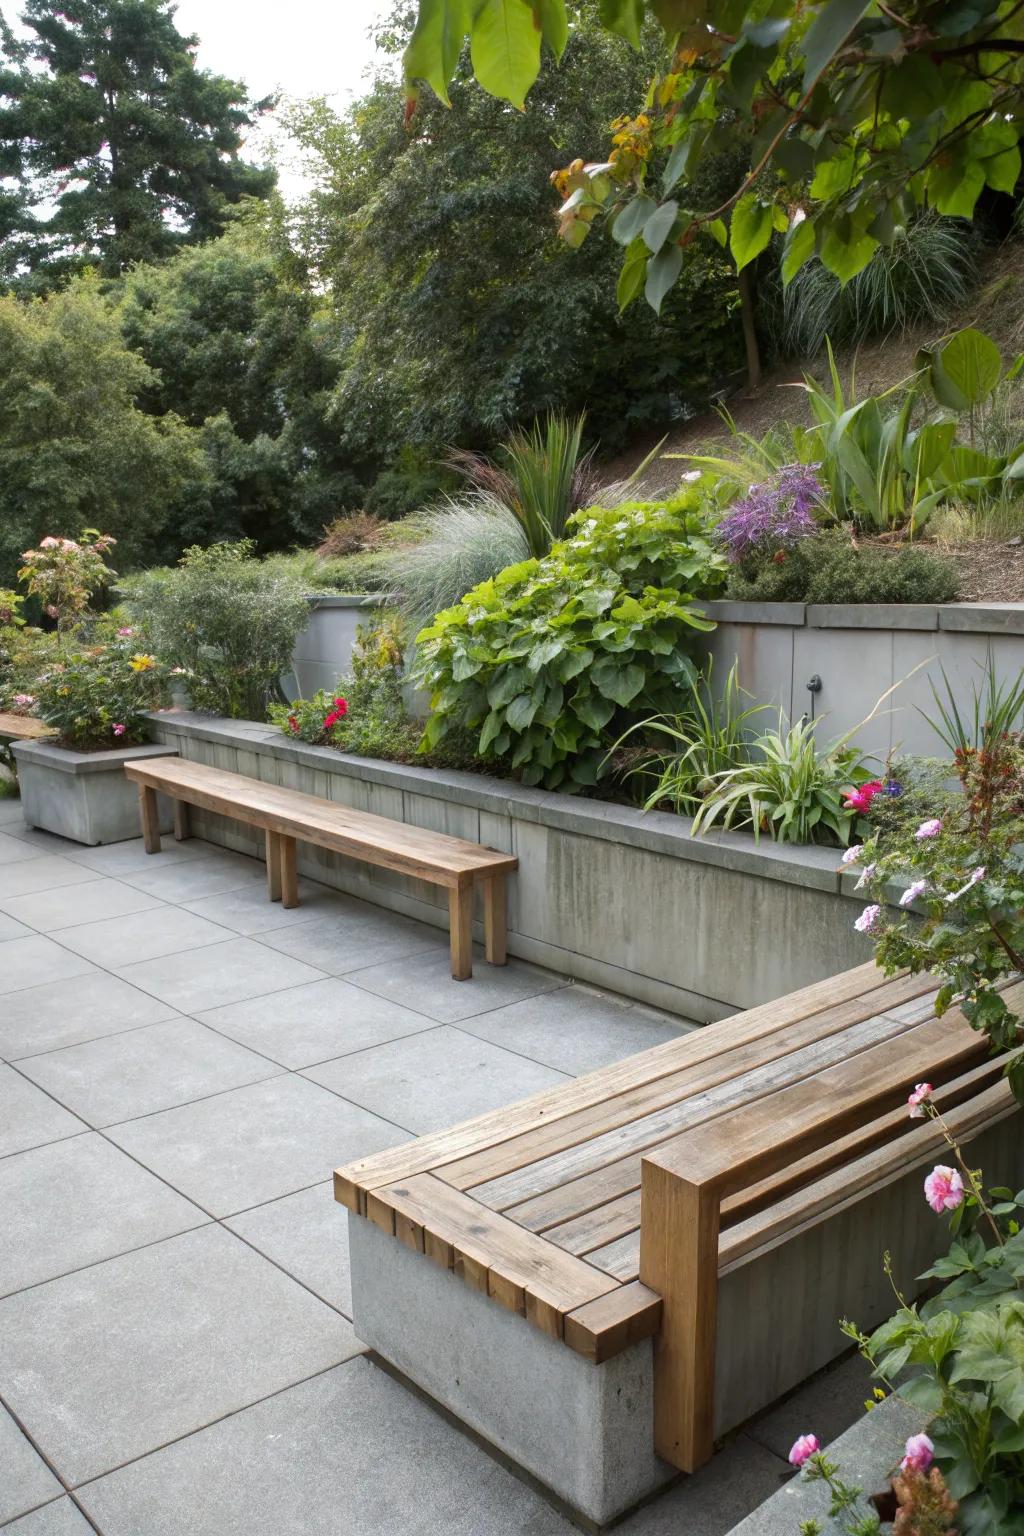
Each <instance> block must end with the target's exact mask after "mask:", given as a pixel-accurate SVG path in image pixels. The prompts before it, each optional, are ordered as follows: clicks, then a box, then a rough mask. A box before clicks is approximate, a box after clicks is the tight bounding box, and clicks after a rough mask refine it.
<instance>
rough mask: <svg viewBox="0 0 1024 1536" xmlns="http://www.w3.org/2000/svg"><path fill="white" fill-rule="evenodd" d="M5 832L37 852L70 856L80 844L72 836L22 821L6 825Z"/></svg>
mask: <svg viewBox="0 0 1024 1536" xmlns="http://www.w3.org/2000/svg"><path fill="white" fill-rule="evenodd" d="M5 830H6V832H7V834H8V836H10V837H16V838H17V839H18V841H19V842H21V843H25V844H27V846H28V847H29V848H34V849H35V850H36V852H37V853H52V854H56V855H57V856H58V857H63V856H65V855H68V856H70V855H71V854H73V853H74V851H75V849H76V848H80V847H81V846H82V844H81V843H76V842H75V840H74V839H73V838H70V837H61V836H60V835H59V834H58V833H56V832H46V831H44V829H43V828H42V827H30V826H28V825H27V823H26V822H24V821H22V824H21V826H20V827H16V828H15V827H7V828H6V829H5Z"/></svg>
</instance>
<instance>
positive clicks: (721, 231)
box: [701, 219, 729, 250]
mask: <svg viewBox="0 0 1024 1536" xmlns="http://www.w3.org/2000/svg"><path fill="white" fill-rule="evenodd" d="M701 227H702V228H703V229H704V230H705V231H706V233H707V234H709V235H710V236H711V238H712V240H714V242H715V244H716V245H720V246H721V247H722V249H723V250H724V249H725V247H726V246H727V245H728V244H729V231H728V230H727V229H726V227H725V223H724V221H723V220H722V219H712V220H711V223H710V224H704V225H702V226H701Z"/></svg>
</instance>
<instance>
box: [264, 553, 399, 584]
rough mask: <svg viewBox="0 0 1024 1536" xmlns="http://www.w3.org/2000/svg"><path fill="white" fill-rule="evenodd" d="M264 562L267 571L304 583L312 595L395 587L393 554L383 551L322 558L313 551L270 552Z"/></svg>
mask: <svg viewBox="0 0 1024 1536" xmlns="http://www.w3.org/2000/svg"><path fill="white" fill-rule="evenodd" d="M263 564H264V567H265V569H266V570H268V571H272V572H274V573H275V574H276V575H279V576H283V577H286V578H288V579H290V580H293V581H298V582H301V584H302V587H303V590H304V591H305V592H307V593H310V594H315V593H319V592H352V593H356V594H369V593H371V592H389V591H391V589H392V587H393V586H394V577H393V575H392V571H391V557H390V556H389V555H388V554H386V553H385V552H384V551H383V550H377V549H373V550H365V551H363V552H362V553H360V554H355V555H338V556H328V557H326V558H321V557H320V556H319V555H318V554H317V553H316V552H315V551H314V550H304V551H302V552H300V553H299V554H294V555H268V556H267V558H266V560H264V562H263Z"/></svg>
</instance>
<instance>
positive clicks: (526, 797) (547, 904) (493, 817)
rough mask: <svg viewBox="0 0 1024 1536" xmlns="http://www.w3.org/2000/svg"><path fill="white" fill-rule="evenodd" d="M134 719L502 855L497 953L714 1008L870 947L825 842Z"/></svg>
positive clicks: (188, 752) (429, 911)
mask: <svg viewBox="0 0 1024 1536" xmlns="http://www.w3.org/2000/svg"><path fill="white" fill-rule="evenodd" d="M151 720H152V726H153V734H154V736H155V737H156V739H157V740H158V741H160V742H161V743H163V744H164V746H165V748H169V749H171V750H176V751H177V752H178V753H179V754H180V755H181V756H182V757H183V758H189V759H191V760H193V761H195V762H202V763H208V764H211V765H212V766H214V767H217V768H224V769H228V770H229V771H232V772H235V773H244V774H247V775H248V776H249V777H251V778H254V779H263V780H264V781H265V782H267V783H270V784H284V785H287V786H288V787H290V788H293V789H300V790H304V791H305V792H306V793H308V794H314V795H318V796H320V797H321V798H323V799H327V800H334V801H337V802H338V803H339V804H343V805H352V806H355V807H357V808H358V809H360V810H366V811H373V812H376V813H377V814H379V815H382V816H389V817H391V818H392V819H394V820H396V821H402V822H406V823H408V824H409V825H412V826H419V827H427V828H429V829H430V830H432V831H438V832H448V833H451V834H452V835H454V836H456V837H464V838H467V839H469V840H470V841H471V842H476V843H482V844H484V845H485V846H486V847H490V848H497V849H500V850H502V851H504V852H507V853H512V854H515V855H517V856H518V858H519V861H520V868H519V873H518V874H517V875H516V876H515V877H514V878H513V879H512V880H511V882H510V889H509V921H508V927H509V953H510V954H512V955H517V956H520V957H521V958H523V959H526V960H532V961H535V962H536V963H538V964H541V965H550V966H551V967H552V968H554V969H556V970H559V971H562V972H563V973H565V974H567V975H572V976H576V977H579V978H580V979H581V980H586V981H590V982H593V983H595V984H596V985H598V986H605V987H608V988H610V989H611V990H613V991H616V992H620V993H623V994H624V995H626V996H628V997H634V998H637V999H639V1000H640V1001H642V1002H647V1003H651V1004H654V1005H655V1006H658V1007H665V1008H670V1009H673V1010H674V1011H676V1012H678V1013H681V1014H683V1015H685V1016H687V1017H689V1018H693V1019H699V1020H703V1021H707V1020H711V1019H717V1018H722V1017H724V1016H725V1015H727V1014H730V1013H734V1012H735V1011H736V1010H737V1009H739V1008H749V1007H753V1006H754V1005H755V1004H756V1003H760V1002H765V1001H767V1000H768V999H769V998H773V997H779V996H781V995H782V994H783V993H785V992H790V991H793V990H794V989H795V988H796V987H800V986H804V985H806V984H807V983H809V982H812V981H819V980H821V979H823V978H824V977H826V976H833V975H835V974H836V972H838V971H842V970H846V969H848V968H849V967H850V966H852V965H856V964H858V963H859V962H861V961H863V960H868V959H870V957H871V953H872V946H871V942H870V940H869V939H867V938H864V937H863V936H862V935H860V934H858V933H856V932H855V931H854V928H853V922H854V919H855V918H856V916H857V915H858V913H859V912H860V911H861V909H862V906H863V900H862V897H861V895H860V894H859V893H856V894H855V893H854V890H853V886H854V884H855V881H856V876H855V875H854V876H851V875H850V874H848V873H846V872H845V871H844V872H841V871H840V868H839V854H838V851H837V850H835V849H828V848H791V847H786V846H780V845H777V844H773V843H769V842H767V841H762V842H761V844H760V845H757V844H755V843H754V842H753V840H752V839H751V838H750V837H749V836H746V835H744V834H741V833H720V834H716V835H711V836H708V837H703V838H694V837H691V836H690V834H689V832H688V830H687V825H688V824H687V822H686V821H685V820H684V819H682V818H679V817H675V816H672V815H668V814H665V813H662V812H650V813H647V814H645V813H643V812H641V811H639V810H636V809H633V808H632V807H629V806H621V805H610V804H605V803H601V802H597V801H587V800H578V799H574V798H572V797H570V796H568V795H559V794H551V793H546V792H544V791H542V790H536V789H527V788H525V787H524V786H522V785H520V784H516V783H514V782H511V781H509V780H505V779H492V778H487V777H485V776H483V775H480V774H471V773H451V772H442V771H438V770H433V769H425V768H417V767H412V766H406V765H403V764H398V763H385V762H380V761H377V760H371V759H367V758H357V757H350V756H346V755H343V754H341V753H338V752H336V751H332V750H330V749H329V748H325V747H311V746H306V745H305V744H303V743H300V742H294V741H290V740H288V739H287V738H286V737H285V736H284V735H283V734H282V733H281V732H280V731H279V730H275V729H274V728H273V727H271V726H268V725H263V724H259V723H258V722H255V721H243V720H223V719H218V718H213V717H211V716H208V715H199V714H188V713H184V712H179V711H170V712H165V713H160V714H155V715H153V716H152V717H151ZM193 826H194V830H195V832H196V835H197V836H200V837H205V838H207V839H208V840H209V841H211V842H214V843H219V844H222V845H223V846H225V847H229V848H237V849H239V850H241V851H242V852H246V853H255V852H256V851H257V844H256V839H255V834H254V833H252V832H251V831H249V830H247V829H246V828H244V827H239V826H238V825H237V824H235V823H232V822H230V821H226V820H225V819H224V818H222V817H217V816H214V815H212V814H209V813H205V812H200V811H198V810H197V811H196V812H195V813H194V816H193ZM299 866H300V869H301V870H302V871H303V872H304V873H306V874H308V875H310V876H311V877H312V878H314V879H317V880H321V881H324V882H325V883H326V884H328V885H333V886H336V887H337V888H339V889H341V890H345V891H350V892H351V893H353V894H354V895H357V896H362V897H364V898H366V899H367V900H370V901H374V902H377V903H378V904H379V905H381V906H384V907H389V908H391V909H392V910H394V911H399V912H405V913H408V914H410V915H412V916H415V917H419V918H421V919H424V920H425V921H427V922H431V923H435V924H436V925H437V926H438V927H439V928H445V927H447V923H448V911H447V906H446V905H445V904H444V903H443V901H442V898H440V897H438V896H437V894H436V893H432V892H431V891H430V890H429V889H428V888H426V887H424V886H423V885H422V884H421V883H419V882H415V881H412V880H410V879H409V878H408V877H406V876H402V875H396V874H393V873H391V872H390V871H388V870H383V869H366V868H360V867H357V866H353V865H352V864H349V863H346V862H345V860H343V859H340V858H338V857H337V856H336V855H334V854H330V853H326V852H323V851H320V850H303V851H302V853H301V855H300V860H299ZM477 917H478V927H477V935H478V937H481V936H482V925H481V924H480V922H479V918H480V914H479V913H478V914H477ZM754 936H756V942H755V937H754Z"/></svg>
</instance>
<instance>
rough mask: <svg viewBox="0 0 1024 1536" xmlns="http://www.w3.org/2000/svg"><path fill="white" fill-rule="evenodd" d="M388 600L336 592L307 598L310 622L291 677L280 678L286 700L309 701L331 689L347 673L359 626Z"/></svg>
mask: <svg viewBox="0 0 1024 1536" xmlns="http://www.w3.org/2000/svg"><path fill="white" fill-rule="evenodd" d="M386 601H387V599H386V598H385V597H383V596H378V595H376V594H374V593H371V594H365V593H353V592H335V593H329V594H316V595H314V596H311V597H310V599H309V604H310V610H311V611H310V615H309V623H308V624H307V626H306V628H305V629H304V630H303V631H302V634H301V635H300V636H299V638H298V640H297V641H296V643H295V649H294V651H293V652H292V670H291V675H290V676H288V677H285V678H283V679H282V684H283V687H284V690H285V692H286V693H287V695H288V697H289V698H300V697H301V698H307V699H308V698H309V697H310V695H311V694H314V693H316V691H317V690H318V689H319V688H327V689H331V688H334V687H335V685H336V684H337V681H338V679H339V677H343V676H344V675H345V673H346V672H348V671H349V669H350V666H351V662H352V646H353V645H354V643H355V638H356V631H357V630H358V628H359V626H360V624H365V623H366V621H367V620H368V619H373V618H375V617H376V616H377V615H378V614H379V612H380V610H381V609H382V608H383V607H384V604H385V602H386Z"/></svg>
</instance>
